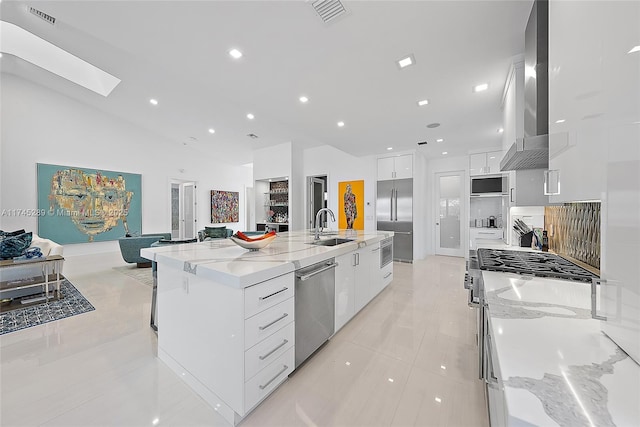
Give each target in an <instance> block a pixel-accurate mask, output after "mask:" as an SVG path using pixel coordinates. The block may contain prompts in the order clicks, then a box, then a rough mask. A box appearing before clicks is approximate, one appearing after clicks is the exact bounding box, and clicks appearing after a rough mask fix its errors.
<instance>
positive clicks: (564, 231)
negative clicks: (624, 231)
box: [544, 202, 600, 269]
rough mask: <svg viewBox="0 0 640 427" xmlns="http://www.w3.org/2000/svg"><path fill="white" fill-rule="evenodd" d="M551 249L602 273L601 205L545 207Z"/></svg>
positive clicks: (595, 203) (575, 204) (571, 204)
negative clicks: (600, 270)
mask: <svg viewBox="0 0 640 427" xmlns="http://www.w3.org/2000/svg"><path fill="white" fill-rule="evenodd" d="M544 228H545V230H547V235H548V237H549V249H551V250H553V251H554V252H556V253H558V254H560V255H567V256H570V257H572V258H575V259H577V260H579V261H582V262H584V263H587V264H589V265H590V266H592V267H595V268H597V269H600V202H588V203H566V204H564V205H562V206H545V208H544Z"/></svg>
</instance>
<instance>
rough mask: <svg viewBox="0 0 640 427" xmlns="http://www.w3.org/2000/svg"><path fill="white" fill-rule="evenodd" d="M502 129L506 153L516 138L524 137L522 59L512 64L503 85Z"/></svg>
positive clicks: (503, 148) (503, 149)
mask: <svg viewBox="0 0 640 427" xmlns="http://www.w3.org/2000/svg"><path fill="white" fill-rule="evenodd" d="M502 129H503V132H502V151H504V152H505V153H506V152H507V151H508V150H509V148H511V146H512V145H513V144H514V143H515V142H516V139H517V138H523V137H524V57H522V58H518V60H517V61H515V62H514V63H513V65H512V67H511V69H510V71H509V77H508V78H507V81H506V84H505V92H504V98H503V103H502ZM496 130H497V129H496Z"/></svg>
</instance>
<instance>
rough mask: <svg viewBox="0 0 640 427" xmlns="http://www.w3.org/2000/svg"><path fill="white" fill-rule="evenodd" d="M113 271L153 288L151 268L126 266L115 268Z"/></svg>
mask: <svg viewBox="0 0 640 427" xmlns="http://www.w3.org/2000/svg"><path fill="white" fill-rule="evenodd" d="M113 269H114V270H116V271H117V272H119V273H122V274H126V275H127V276H129V277H132V278H134V279H136V280H137V281H138V282H142V283H144V284H145V285H147V286H151V287H152V286H153V272H152V271H151V268H138V267H136V266H135V265H124V266H121V267H113Z"/></svg>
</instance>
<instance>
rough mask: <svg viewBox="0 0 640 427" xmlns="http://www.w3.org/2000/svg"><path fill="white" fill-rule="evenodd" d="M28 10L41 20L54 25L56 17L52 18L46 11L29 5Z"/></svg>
mask: <svg viewBox="0 0 640 427" xmlns="http://www.w3.org/2000/svg"><path fill="white" fill-rule="evenodd" d="M29 12H31V13H32V14H34V15H36V16H37V17H38V18H40V19H42V20H43V21H45V22H48V23H49V24H51V25H54V24H55V23H56V18H54V17H53V16H51V15H47V14H46V13H44V12H43V11H41V10H38V9H36V8H35V7H29Z"/></svg>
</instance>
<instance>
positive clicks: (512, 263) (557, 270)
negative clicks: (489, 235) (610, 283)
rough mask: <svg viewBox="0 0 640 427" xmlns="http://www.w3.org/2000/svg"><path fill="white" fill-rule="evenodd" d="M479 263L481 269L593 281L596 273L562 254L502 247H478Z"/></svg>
mask: <svg viewBox="0 0 640 427" xmlns="http://www.w3.org/2000/svg"><path fill="white" fill-rule="evenodd" d="M477 253H478V265H479V267H480V269H481V270H489V271H500V272H504V273H514V274H527V275H532V276H537V277H549V278H555V279H566V280H576V281H581V282H591V280H592V279H593V278H597V277H598V276H596V275H595V274H593V273H591V272H590V271H588V270H586V269H584V268H582V267H580V266H579V265H576V264H574V263H572V262H571V261H568V260H566V259H564V258H562V257H561V256H558V255H554V254H550V253H546V252H544V253H540V252H522V251H509V250H500V249H485V248H481V249H478V252H477Z"/></svg>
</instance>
